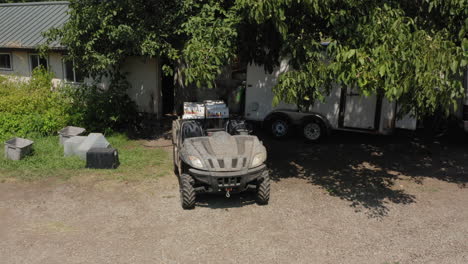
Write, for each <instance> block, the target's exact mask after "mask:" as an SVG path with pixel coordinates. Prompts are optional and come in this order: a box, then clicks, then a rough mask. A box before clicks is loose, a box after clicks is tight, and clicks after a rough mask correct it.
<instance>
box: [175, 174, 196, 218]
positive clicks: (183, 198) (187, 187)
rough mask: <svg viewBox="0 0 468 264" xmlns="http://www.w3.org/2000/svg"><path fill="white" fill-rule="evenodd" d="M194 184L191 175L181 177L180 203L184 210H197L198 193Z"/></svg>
mask: <svg viewBox="0 0 468 264" xmlns="http://www.w3.org/2000/svg"><path fill="white" fill-rule="evenodd" d="M192 183H193V179H192V177H190V175H188V174H182V175H180V183H179V184H180V202H181V205H182V208H183V209H184V210H188V209H193V208H195V198H196V193H195V189H194V188H193V185H192Z"/></svg>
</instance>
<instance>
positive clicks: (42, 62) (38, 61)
mask: <svg viewBox="0 0 468 264" xmlns="http://www.w3.org/2000/svg"><path fill="white" fill-rule="evenodd" d="M29 61H30V62H31V72H32V71H34V69H36V68H37V67H39V66H42V67H44V68H46V69H48V68H49V61H48V60H47V58H43V57H41V56H39V55H38V54H30V55H29Z"/></svg>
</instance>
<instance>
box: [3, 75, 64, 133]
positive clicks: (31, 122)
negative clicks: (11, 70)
mask: <svg viewBox="0 0 468 264" xmlns="http://www.w3.org/2000/svg"><path fill="white" fill-rule="evenodd" d="M52 78H53V75H52V73H50V72H48V71H46V70H44V69H43V68H37V69H35V70H34V72H33V76H32V78H31V79H30V80H27V81H25V80H21V79H15V78H5V77H2V78H1V79H0V138H6V137H9V136H13V135H14V136H26V135H28V134H40V135H47V134H51V133H55V132H56V131H57V130H58V129H60V128H61V127H63V126H65V125H66V124H67V123H68V122H69V119H70V115H69V113H68V112H69V110H68V108H69V106H68V104H67V101H69V100H68V99H67V98H66V97H65V96H64V95H63V94H62V93H59V92H56V91H54V89H53V87H52Z"/></svg>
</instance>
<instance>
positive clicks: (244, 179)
mask: <svg viewBox="0 0 468 264" xmlns="http://www.w3.org/2000/svg"><path fill="white" fill-rule="evenodd" d="M264 172H266V166H265V165H261V166H259V167H256V168H253V169H246V170H241V171H227V172H220V171H202V170H197V169H193V168H191V169H189V174H190V175H191V176H192V177H193V178H194V179H195V180H196V181H197V182H200V183H202V184H203V185H205V187H207V188H204V191H205V192H221V191H224V190H225V189H232V190H233V191H234V192H235V191H244V190H245V189H247V188H248V185H249V183H252V182H254V181H257V180H260V179H263V175H264V174H263V173H264Z"/></svg>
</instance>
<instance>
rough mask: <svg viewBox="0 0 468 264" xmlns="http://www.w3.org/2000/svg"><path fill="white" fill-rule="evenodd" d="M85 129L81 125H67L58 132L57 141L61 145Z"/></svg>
mask: <svg viewBox="0 0 468 264" xmlns="http://www.w3.org/2000/svg"><path fill="white" fill-rule="evenodd" d="M85 131H86V129H84V128H82V127H74V126H67V127H65V128H63V129H62V130H60V131H59V132H58V134H59V142H60V144H61V145H63V143H64V142H65V141H66V140H67V139H70V138H72V137H75V136H79V135H82V134H83V133H84V132H85Z"/></svg>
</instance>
